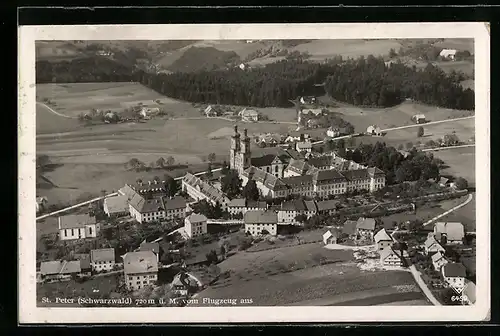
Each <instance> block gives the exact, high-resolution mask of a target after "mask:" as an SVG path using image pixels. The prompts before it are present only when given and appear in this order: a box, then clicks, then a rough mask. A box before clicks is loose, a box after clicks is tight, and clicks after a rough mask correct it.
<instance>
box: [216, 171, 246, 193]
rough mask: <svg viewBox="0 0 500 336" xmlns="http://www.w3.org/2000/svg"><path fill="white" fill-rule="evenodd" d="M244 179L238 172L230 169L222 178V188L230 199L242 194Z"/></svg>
mask: <svg viewBox="0 0 500 336" xmlns="http://www.w3.org/2000/svg"><path fill="white" fill-rule="evenodd" d="M241 185H242V181H241V179H240V176H239V175H238V172H237V171H236V170H234V169H230V170H228V171H227V172H226V174H225V175H223V176H222V178H221V190H222V192H224V193H225V194H226V195H227V197H229V198H230V199H233V198H237V197H238V196H240V194H241Z"/></svg>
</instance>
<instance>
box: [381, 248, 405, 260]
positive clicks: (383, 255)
mask: <svg viewBox="0 0 500 336" xmlns="http://www.w3.org/2000/svg"><path fill="white" fill-rule="evenodd" d="M391 254H393V255H397V256H398V257H400V258H401V254H400V252H399V251H398V250H394V249H393V248H392V246H386V247H385V248H384V249H383V250H382V251H380V259H381V260H384V259H385V258H387V257H388V256H390V255H391Z"/></svg>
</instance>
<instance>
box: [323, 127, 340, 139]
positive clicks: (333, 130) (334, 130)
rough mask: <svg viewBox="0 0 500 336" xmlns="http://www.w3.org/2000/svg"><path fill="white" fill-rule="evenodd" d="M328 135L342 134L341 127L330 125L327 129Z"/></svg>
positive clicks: (331, 136) (332, 136) (336, 135)
mask: <svg viewBox="0 0 500 336" xmlns="http://www.w3.org/2000/svg"><path fill="white" fill-rule="evenodd" d="M326 136H329V137H330V138H336V137H338V136H340V129H338V128H337V127H329V128H328V130H327V131H326Z"/></svg>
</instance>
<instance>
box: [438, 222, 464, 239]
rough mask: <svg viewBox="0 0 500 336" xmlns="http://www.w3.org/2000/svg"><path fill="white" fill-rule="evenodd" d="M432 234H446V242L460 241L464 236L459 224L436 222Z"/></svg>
mask: <svg viewBox="0 0 500 336" xmlns="http://www.w3.org/2000/svg"><path fill="white" fill-rule="evenodd" d="M434 232H435V233H440V234H443V233H444V234H446V238H447V239H448V240H462V238H463V237H464V235H465V232H464V226H463V224H462V223H459V222H437V223H436V224H435V225H434Z"/></svg>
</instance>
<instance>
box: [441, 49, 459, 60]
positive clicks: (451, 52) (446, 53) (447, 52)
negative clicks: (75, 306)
mask: <svg viewBox="0 0 500 336" xmlns="http://www.w3.org/2000/svg"><path fill="white" fill-rule="evenodd" d="M456 54H457V50H456V49H443V50H441V52H440V53H439V56H441V57H443V58H448V59H450V60H455V55H456Z"/></svg>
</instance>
